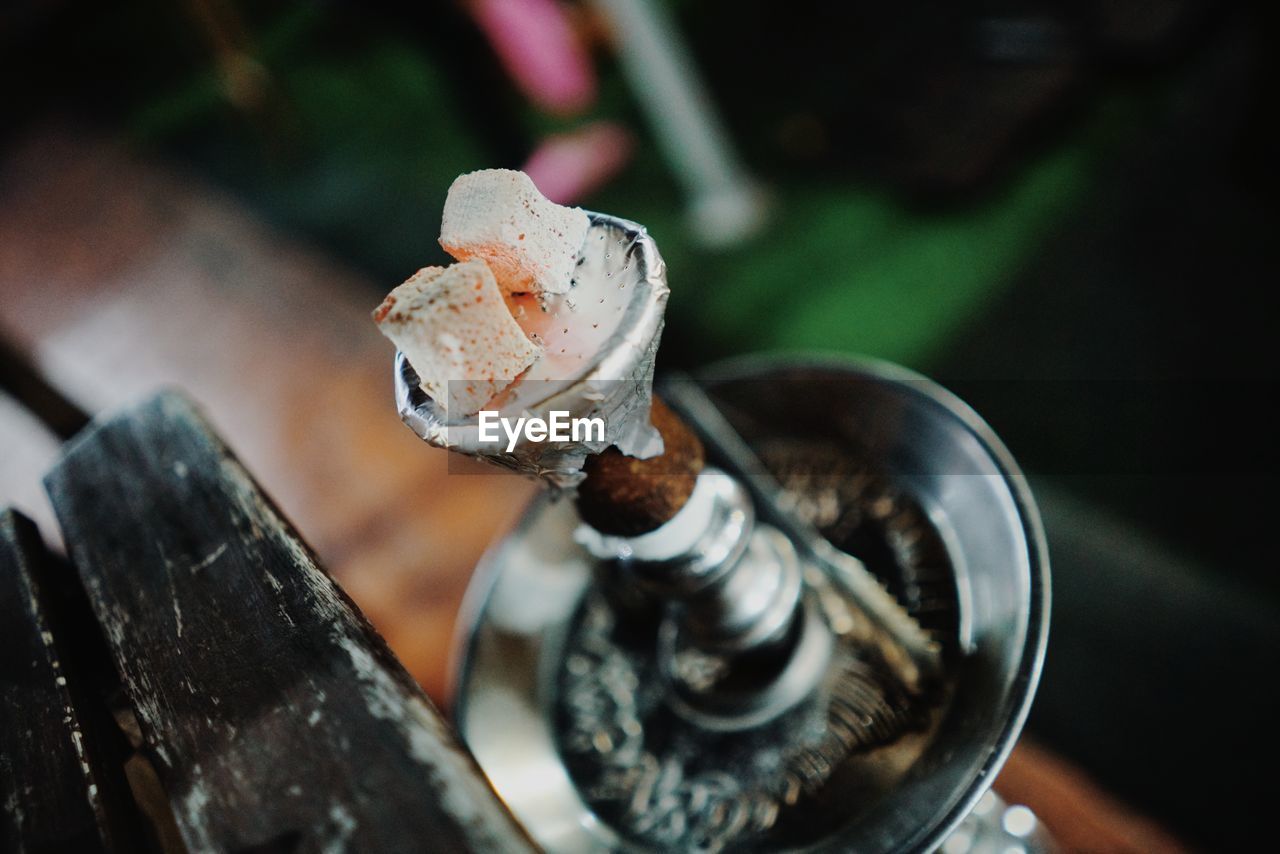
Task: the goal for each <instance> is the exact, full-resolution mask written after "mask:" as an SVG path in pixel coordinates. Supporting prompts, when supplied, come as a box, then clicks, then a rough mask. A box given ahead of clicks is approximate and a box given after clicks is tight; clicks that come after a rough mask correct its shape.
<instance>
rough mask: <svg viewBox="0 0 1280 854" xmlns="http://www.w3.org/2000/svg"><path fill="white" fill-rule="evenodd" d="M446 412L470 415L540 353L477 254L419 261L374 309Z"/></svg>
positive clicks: (424, 386) (376, 318) (385, 332)
mask: <svg viewBox="0 0 1280 854" xmlns="http://www.w3.org/2000/svg"><path fill="white" fill-rule="evenodd" d="M373 319H374V321H375V322H376V323H377V324H378V328H379V329H380V330H382V334H383V335H385V336H387V337H388V338H390V339H391V341H392V342H393V343H394V344H395V345H396V347H397V348H398V349H399V350H400V352H401V353H403V354H404V356H405V358H406V359H408V360H409V364H410V365H412V366H413V369H414V371H415V372H416V373H417V374H418V380H419V383H420V385H421V386H422V390H423V391H425V392H426V393H427V394H428V395H430V397H431V399H432V400H434V401H435V402H436V403H437V404H438V405H439V406H440V407H441V408H442V409H443V410H445V411H446V412H448V413H449V414H450V417H459V416H462V417H467V416H471V415H474V414H475V413H476V412H478V411H479V410H480V409H482V408H483V407H484V405H485V404H486V403H488V402H489V401H490V400H492V399H493V398H494V396H495V395H497V394H498V393H499V392H501V391H502V390H503V389H505V388H506V387H507V386H509V385H510V384H511V383H512V382H513V381H515V379H516V378H517V377H518V376H519V375H520V374H521V373H523V372H524V370H525V369H526V368H528V367H529V366H530V365H532V364H533V363H534V362H535V361H536V360H537V359H538V356H539V355H540V352H541V351H540V350H539V348H538V346H537V345H536V344H534V343H533V342H532V341H530V340H529V339H528V337H526V336H525V334H524V332H523V330H521V329H520V326H519V325H518V324H517V323H516V321H515V318H513V317H512V316H511V311H510V310H509V309H508V308H507V305H506V302H505V301H504V300H503V296H502V292H501V291H500V290H499V288H498V283H497V281H495V279H494V276H493V272H492V271H491V270H490V269H489V267H488V265H487V264H486V263H485V262H484V261H482V260H474V261H465V262H462V263H460V264H454V265H452V266H450V267H424V268H423V269H421V270H419V271H418V272H417V273H415V274H414V275H413V276H412V277H410V278H409V280H408V281H406V282H405V283H404V284H402V285H400V286H399V287H398V288H396V289H395V290H393V291H392V292H391V293H390V294H388V295H387V298H386V299H385V300H383V301H382V305H380V306H378V308H377V310H376V311H374V313H373Z"/></svg>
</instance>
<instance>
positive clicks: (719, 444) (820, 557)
mask: <svg viewBox="0 0 1280 854" xmlns="http://www.w3.org/2000/svg"><path fill="white" fill-rule="evenodd" d="M662 393H663V396H664V398H665V399H666V400H668V401H670V403H671V405H672V406H673V407H675V409H676V410H677V411H678V412H680V413H681V414H683V415H684V416H685V417H686V418H688V419H689V420H690V421H691V422H693V423H696V424H697V425H698V426H699V430H700V433H701V438H702V439H703V441H705V442H706V443H707V444H708V445H710V447H711V449H712V450H713V451H714V452H715V454H716V456H717V458H718V459H719V460H721V461H722V462H723V464H724V465H725V466H726V468H728V470H729V471H730V473H731V474H732V475H733V476H734V477H735V478H736V480H737V482H739V483H741V484H742V485H743V486H744V487H745V488H746V490H747V492H748V493H749V494H750V496H751V498H752V500H753V501H754V502H755V505H756V507H757V509H758V512H759V513H760V515H761V516H762V517H763V519H764V520H765V521H767V522H768V523H769V524H770V525H772V526H773V527H774V528H776V529H777V530H779V531H781V532H782V533H783V534H784V535H785V536H786V537H787V539H788V540H789V541H790V542H791V543H792V544H793V545H794V546H795V548H796V549H797V550H798V551H799V552H800V554H801V556H802V557H803V558H804V559H805V560H807V561H811V562H813V563H814V564H816V565H817V566H820V567H822V568H823V569H824V570H825V571H826V572H827V573H828V574H829V575H832V576H834V577H838V578H839V579H840V580H841V582H842V583H843V585H844V587H845V589H846V591H847V592H848V594H849V596H850V598H851V599H852V600H853V603H854V604H855V605H856V606H857V608H858V609H859V610H860V611H861V612H862V615H863V616H864V617H865V618H866V620H867V621H869V622H870V623H871V624H872V627H873V629H874V631H872V632H869V633H867V635H866V638H865V639H866V640H870V641H873V642H876V643H877V646H878V647H879V648H880V652H881V655H882V656H883V658H884V661H885V663H886V664H888V665H889V666H891V667H892V668H893V669H894V671H895V675H896V676H897V677H898V679H899V680H900V681H901V682H902V683H903V685H904V686H906V687H908V688H909V689H911V690H912V691H919V690H921V689H922V688H923V687H924V686H925V684H927V683H928V682H929V681H930V680H932V679H935V678H936V677H937V676H938V675H939V674H940V673H941V670H942V651H941V647H940V646H939V644H938V642H937V641H936V640H934V639H933V638H932V637H930V636H929V634H928V633H926V632H925V631H924V629H922V628H921V627H920V624H919V623H918V622H916V620H915V619H914V618H913V617H912V616H911V615H910V614H908V613H907V611H906V609H904V608H903V607H902V605H901V604H900V603H899V602H898V601H897V599H895V598H894V597H893V594H891V593H890V592H889V591H888V590H887V589H886V588H885V587H884V585H883V584H881V582H880V581H878V580H877V579H876V577H875V576H874V575H872V574H871V572H870V571H868V570H867V568H866V566H865V565H864V564H863V563H862V561H860V560H859V559H858V558H856V557H854V556H853V555H850V554H848V553H847V552H843V551H841V550H839V549H837V548H835V547H834V546H832V545H831V543H830V542H828V541H827V539H826V538H825V537H823V536H822V534H820V533H819V532H818V531H817V529H815V528H814V527H813V526H812V525H811V524H809V523H807V522H805V521H804V520H803V519H801V518H800V517H799V516H797V515H796V514H794V513H791V512H788V511H787V510H786V509H784V508H783V507H782V506H781V505H780V504H779V502H778V496H779V495H780V493H781V487H780V486H779V484H778V482H777V481H776V480H775V479H774V478H773V477H772V475H770V473H769V470H768V469H767V468H766V467H765V465H764V463H763V462H761V460H760V459H759V457H757V456H756V454H755V452H754V451H752V449H751V446H750V445H748V444H747V443H746V441H745V440H743V438H742V437H741V436H740V435H738V432H737V431H736V430H734V428H733V425H731V424H730V423H729V420H728V419H727V418H725V416H724V414H723V413H721V412H720V410H719V409H718V408H717V407H716V405H715V403H714V402H713V401H712V400H711V399H710V398H709V397H708V396H707V394H706V392H704V391H703V390H702V388H701V387H700V386H699V385H698V384H697V383H695V382H694V381H693V380H692V379H691V378H689V377H684V376H679V375H673V376H670V377H668V379H667V381H666V382H665V383H663V386H662Z"/></svg>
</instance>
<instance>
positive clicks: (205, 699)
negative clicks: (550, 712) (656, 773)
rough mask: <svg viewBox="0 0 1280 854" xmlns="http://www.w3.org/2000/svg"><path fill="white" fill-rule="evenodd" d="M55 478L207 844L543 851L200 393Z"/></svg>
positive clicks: (74, 538) (85, 576)
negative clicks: (246, 463)
mask: <svg viewBox="0 0 1280 854" xmlns="http://www.w3.org/2000/svg"><path fill="white" fill-rule="evenodd" d="M46 484H47V487H48V489H49V493H50V496H51V497H52V499H53V503H54V507H55V509H56V511H57V513H58V517H59V519H60V520H61V523H62V527H63V531H64V536H65V539H66V542H67V545H68V551H69V554H70V556H71V558H72V560H73V561H74V563H75V564H76V566H77V568H78V569H79V571H80V574H81V577H82V580H83V583H84V587H85V589H86V590H87V591H88V593H89V598H90V601H91V603H92V605H93V607H94V609H95V611H96V613H97V617H98V620H99V622H100V623H101V624H102V626H103V629H104V631H105V634H106V636H107V638H108V639H109V643H110V645H111V647H112V650H113V653H114V656H115V661H116V664H117V667H118V669H119V671H120V673H121V676H122V679H123V684H124V688H125V692H126V694H127V695H128V698H129V701H130V702H131V704H132V705H133V707H134V711H135V713H136V715H137V718H138V720H139V722H140V725H141V728H142V731H143V734H144V736H145V739H146V743H147V747H148V748H149V751H150V753H151V755H152V757H153V759H154V762H155V766H156V770H157V772H158V774H159V776H160V779H161V782H162V783H163V784H164V786H165V789H166V791H167V792H168V793H169V797H170V801H171V803H172V804H173V807H174V812H175V814H176V817H177V821H178V825H179V828H180V829H181V831H182V833H183V837H184V839H185V840H186V842H187V844H188V845H189V846H191V847H192V848H193V849H197V850H202V851H203V850H211V851H226V850H234V849H241V848H255V849H258V848H264V847H265V848H271V849H272V850H275V849H276V848H281V849H286V850H291V851H292V850H298V851H344V850H377V851H424V850H439V851H504V852H505V851H521V850H529V849H530V848H531V845H530V843H529V842H528V840H527V837H525V835H524V834H523V832H522V831H521V829H520V828H519V827H518V826H517V825H516V824H515V822H514V821H513V820H512V819H511V818H510V816H509V815H508V814H507V812H506V811H505V809H504V808H503V806H502V805H501V803H500V801H498V799H497V797H496V796H495V795H494V794H493V792H492V791H491V790H490V789H489V787H488V785H487V784H486V783H485V781H484V778H483V777H482V776H481V774H480V772H479V770H478V768H477V767H476V765H475V764H474V762H473V761H472V760H471V758H470V757H469V756H468V755H467V754H466V753H465V752H464V751H463V750H462V749H461V748H460V747H459V746H458V745H457V743H456V742H455V741H454V739H453V737H452V735H451V734H450V732H449V731H448V729H447V728H446V727H445V726H444V724H443V722H442V721H441V719H440V717H439V715H438V713H437V712H436V710H435V709H434V708H433V707H432V706H431V704H430V702H429V701H428V700H427V698H426V697H425V695H424V694H423V693H422V692H421V690H420V689H419V688H418V687H417V685H416V684H414V683H413V681H412V679H411V678H410V677H409V676H408V674H407V673H406V672H405V671H404V669H403V668H402V667H401V666H400V665H399V663H398V662H397V661H396V660H395V658H394V657H393V656H392V655H391V653H390V652H389V651H388V650H387V648H386V646H385V644H384V643H383V642H382V640H381V638H379V637H378V636H377V635H376V633H375V632H374V631H373V629H372V628H371V627H370V626H369V625H368V623H367V622H366V621H365V619H364V618H363V617H362V616H361V615H360V613H359V612H358V611H357V610H356V609H355V607H354V606H353V605H352V604H351V602H350V601H349V600H348V599H347V597H346V596H345V595H344V594H343V593H342V591H341V590H340V589H339V588H338V587H337V586H336V585H335V584H334V582H333V581H332V579H330V578H329V576H328V575H327V574H326V573H325V572H324V571H322V570H321V569H320V568H319V566H318V565H317V564H316V561H315V559H314V557H313V555H312V553H311V552H310V550H309V549H308V548H307V547H306V546H305V545H304V544H303V543H302V541H301V540H300V539H299V538H298V536H297V535H296V533H295V532H294V531H293V530H292V528H291V527H290V526H289V524H288V523H287V522H286V521H285V520H284V519H283V517H282V516H281V515H280V513H279V511H278V510H277V509H276V508H275V506H274V505H273V504H272V503H271V502H270V501H269V500H268V499H267V498H266V497H265V496H264V495H263V493H262V492H261V490H260V489H259V488H258V486H257V485H256V484H255V483H254V482H253V480H252V478H251V477H250V476H249V474H248V473H247V472H246V471H245V470H244V468H243V467H242V466H241V465H240V464H239V462H238V461H236V459H235V458H234V457H233V456H231V454H230V452H229V451H227V449H226V448H225V447H223V446H222V444H221V443H220V442H219V441H218V440H217V438H216V437H215V436H214V435H213V433H212V432H211V431H210V429H209V428H208V427H207V426H206V424H205V423H204V421H203V420H202V419H201V418H200V416H199V415H198V414H197V413H196V412H195V410H194V409H193V407H192V406H191V404H190V403H188V402H187V401H186V400H185V399H183V398H181V397H179V396H177V395H172V394H167V395H161V396H159V397H157V398H154V399H153V400H151V401H150V402H148V403H145V404H143V405H141V406H139V407H137V408H135V409H133V410H131V411H128V412H125V413H124V414H122V415H120V416H119V417H117V418H114V419H112V420H110V421H107V422H105V423H101V424H98V425H95V426H94V427H93V428H91V429H90V430H88V431H86V433H85V434H83V435H82V436H81V437H80V438H79V439H78V440H76V441H75V442H73V443H72V444H71V445H70V446H69V447H68V450H67V451H66V453H65V455H64V457H63V459H62V460H61V461H60V462H59V464H58V465H57V466H56V467H55V468H54V470H53V471H52V472H51V473H50V475H49V478H48V479H47V481H46Z"/></svg>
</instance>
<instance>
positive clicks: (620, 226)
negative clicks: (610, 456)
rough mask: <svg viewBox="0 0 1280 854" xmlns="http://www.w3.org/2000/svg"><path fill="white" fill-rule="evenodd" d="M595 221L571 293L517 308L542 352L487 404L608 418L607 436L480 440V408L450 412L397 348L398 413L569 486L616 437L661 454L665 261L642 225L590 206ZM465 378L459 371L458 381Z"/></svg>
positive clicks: (498, 460) (626, 449) (505, 410)
mask: <svg viewBox="0 0 1280 854" xmlns="http://www.w3.org/2000/svg"><path fill="white" fill-rule="evenodd" d="M589 216H590V218H591V228H590V230H589V231H588V232H587V238H586V241H585V242H584V244H583V247H582V249H581V251H580V252H579V255H578V265H577V268H576V271H575V274H574V279H573V284H572V286H571V287H570V288H569V292H568V293H566V294H562V295H551V296H547V297H545V298H544V299H543V300H542V301H541V303H539V302H537V301H535V300H532V299H531V300H529V301H527V303H522V304H521V305H520V306H519V307H518V308H517V310H516V311H515V315H516V320H517V322H519V323H520V325H521V327H522V328H523V329H524V330H525V333H526V334H528V335H529V336H530V338H532V339H533V340H534V341H535V342H537V343H538V344H539V345H541V347H542V350H543V352H542V356H541V358H539V359H538V361H537V362H535V363H534V364H533V365H532V366H531V367H530V368H529V369H528V370H527V371H526V372H525V373H524V374H523V375H522V376H521V377H520V378H519V379H518V380H517V381H516V382H515V383H513V384H512V385H511V386H509V387H508V388H507V389H506V390H505V391H504V392H503V393H502V394H500V395H499V396H498V397H496V398H494V400H493V401H491V402H490V403H489V404H487V405H486V408H487V409H490V410H497V411H498V412H499V413H500V414H501V416H502V417H504V418H507V419H510V420H512V421H514V420H515V419H517V418H520V417H539V418H543V419H548V418H549V417H550V413H551V412H552V411H558V412H566V413H568V417H569V418H601V419H603V421H604V425H605V429H604V438H603V440H595V439H594V438H592V439H591V440H580V441H573V440H568V441H543V442H534V441H529V440H528V439H527V438H524V437H521V438H520V439H519V440H518V441H517V442H516V444H515V445H514V447H512V448H510V450H508V448H507V445H508V437H507V436H506V435H505V434H501V431H499V432H500V435H499V441H497V442H496V443H495V442H484V441H481V431H480V421H479V417H478V415H473V416H468V417H464V418H450V417H449V416H446V415H445V414H444V412H443V410H442V408H441V407H440V406H439V405H438V403H437V402H436V401H434V400H432V399H431V397H429V396H428V395H427V394H426V392H424V391H423V390H422V388H421V387H420V386H419V384H418V375H417V374H416V373H415V372H414V370H413V366H412V365H410V364H409V362H408V360H407V359H405V358H404V356H403V354H401V353H396V358H395V397H396V406H397V409H398V410H399V412H400V418H401V420H403V421H404V423H405V424H407V425H408V426H409V427H410V429H412V430H413V432H414V433H416V434H418V436H420V437H421V438H422V439H423V440H424V441H426V442H427V443H428V444H431V445H434V446H436V447H438V448H447V449H449V450H450V451H454V452H456V453H460V454H465V455H467V456H472V457H476V458H478V459H482V460H487V461H488V462H491V463H494V464H496V465H499V466H502V467H504V468H508V469H512V470H514V471H517V472H520V473H521V474H524V475H528V476H530V477H535V478H538V479H540V480H543V481H545V482H546V483H548V484H550V485H551V486H553V487H556V488H559V489H565V488H569V487H573V486H576V485H577V484H578V483H579V482H580V481H581V480H582V478H583V473H582V466H583V463H584V462H585V460H586V458H587V456H588V455H590V454H596V453H599V452H600V451H603V450H604V449H605V448H607V447H609V446H610V445H617V446H618V449H619V450H620V451H622V452H623V453H624V454H627V455H629V456H633V457H637V458H640V459H648V458H650V457H654V456H657V455H658V454H660V453H662V437H661V436H660V435H659V434H658V431H657V430H655V429H654V428H653V426H652V425H651V424H650V423H649V405H650V401H651V399H652V395H653V368H654V357H655V356H656V354H657V351H658V342H659V339H660V338H661V335H662V324H663V314H664V312H665V310H666V304H667V295H668V293H669V289H668V287H667V272H666V264H665V263H663V260H662V256H661V255H659V253H658V248H657V246H656V245H655V244H654V242H653V239H652V238H651V237H649V235H648V233H647V232H646V231H645V229H644V227H643V226H640V225H637V224H636V223H633V222H629V221H627V220H624V219H619V218H617V217H612V216H608V215H605V214H596V213H591V214H589ZM466 379H467V378H465V377H459V378H458V380H459V381H465V380H466Z"/></svg>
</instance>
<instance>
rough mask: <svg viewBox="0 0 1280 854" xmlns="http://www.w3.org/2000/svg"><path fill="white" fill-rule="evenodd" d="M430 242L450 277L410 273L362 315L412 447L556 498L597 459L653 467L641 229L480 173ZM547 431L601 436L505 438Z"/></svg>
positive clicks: (653, 255)
mask: <svg viewBox="0 0 1280 854" xmlns="http://www.w3.org/2000/svg"><path fill="white" fill-rule="evenodd" d="M440 243H441V245H442V246H444V247H445V249H446V250H447V251H448V252H449V253H450V254H452V255H453V256H454V257H455V258H457V259H459V261H460V262H461V263H459V264H456V265H454V266H451V267H446V268H428V269H426V270H423V271H420V272H419V273H418V274H417V275H415V276H414V277H413V278H411V279H410V280H409V281H408V282H406V283H405V284H404V285H402V286H400V288H397V289H396V290H395V291H393V292H392V293H391V294H390V296H388V298H387V300H386V301H385V302H384V303H383V305H382V306H381V307H380V308H379V309H378V310H377V311H376V312H375V313H374V319H375V321H376V322H377V323H378V324H379V326H380V328H381V329H382V331H383V332H384V334H386V335H387V337H388V338H390V339H391V340H392V341H393V342H394V343H395V344H396V346H397V348H398V349H399V351H400V353H399V358H398V359H397V362H396V368H395V371H396V373H395V380H396V402H397V406H398V408H399V411H400V416H401V418H402V419H403V420H404V421H405V423H406V424H408V425H409V427H410V428H412V429H413V431H414V432H415V433H417V434H418V435H419V436H420V437H422V438H423V439H424V440H426V441H427V442H428V443H430V444H432V445H435V446H437V447H442V448H448V449H449V450H452V451H456V452H459V453H462V454H466V455H468V456H474V457H478V458H480V459H484V460H486V461H489V462H493V463H496V464H498V465H501V466H504V467H506V468H510V469H513V470H515V471H518V472H520V473H522V474H525V475H528V476H531V477H536V478H539V479H541V480H543V481H545V482H547V483H549V484H551V485H553V486H555V487H561V488H568V487H572V486H576V485H577V484H578V483H579V482H580V481H581V480H582V479H583V477H584V475H583V473H582V467H583V464H584V462H585V460H586V458H587V457H588V456H590V455H593V454H598V453H600V452H601V451H604V450H605V449H606V448H609V447H610V446H614V447H616V448H617V449H618V450H619V451H620V452H621V453H623V454H626V455H627V456H630V457H635V458H637V459H648V458H651V457H654V456H656V455H658V454H660V453H662V449H663V443H662V437H661V436H660V434H659V432H658V431H657V430H656V429H655V428H654V426H653V425H652V424H651V423H650V419H649V409H650V401H651V397H652V384H653V361H654V356H655V354H656V351H657V347H658V341H659V338H660V335H661V332H662V316H663V312H664V310H665V307H666V301H667V293H668V290H667V283H666V266H665V265H664V264H663V262H662V258H661V257H660V256H659V254H658V251H657V248H656V247H655V246H654V243H653V240H652V239H651V238H650V237H649V236H648V234H647V233H646V232H645V230H644V228H643V227H641V226H638V225H636V224H635V223H632V222H628V221H626V220H622V219H618V218H615V217H609V216H605V215H602V214H588V213H585V212H583V211H581V210H579V209H577V208H566V207H561V206H560V205H556V204H554V203H552V202H550V201H549V200H547V199H546V198H544V197H543V196H542V195H541V193H539V192H538V190H537V188H536V187H535V186H534V185H533V182H532V181H531V180H530V179H529V177H528V176H527V175H524V174H522V173H519V172H511V171H508V170H499V169H493V170H483V171H480V172H473V173H470V174H468V175H463V176H462V177H460V178H458V180H457V181H455V182H454V184H453V186H452V187H451V188H450V190H449V196H448V200H447V201H446V204H445V211H444V218H443V225H442V233H441V235H440ZM468 288H470V289H472V290H470V291H469V290H468ZM556 417H559V418H560V422H559V423H567V422H573V421H582V422H588V421H598V422H599V429H584V430H582V431H570V432H568V433H567V434H563V435H561V434H556V435H547V434H546V433H545V431H541V430H539V431H534V430H526V431H525V432H524V433H522V434H520V435H519V436H518V438H511V437H513V436H515V434H514V433H510V434H509V433H508V432H507V429H508V427H510V426H514V427H515V428H516V429H517V430H518V429H519V425H520V424H524V425H531V424H554V423H557V422H556V421H555V418H556ZM495 425H500V426H501V429H500V430H499V429H497V427H495Z"/></svg>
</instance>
